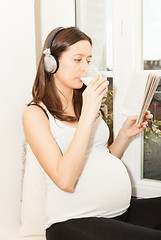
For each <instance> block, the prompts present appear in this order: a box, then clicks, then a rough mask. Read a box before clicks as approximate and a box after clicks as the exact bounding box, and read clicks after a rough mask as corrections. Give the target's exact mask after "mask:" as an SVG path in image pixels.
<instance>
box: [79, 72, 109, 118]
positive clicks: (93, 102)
mask: <svg viewBox="0 0 161 240" xmlns="http://www.w3.org/2000/svg"><path fill="white" fill-rule="evenodd" d="M108 84H109V82H108V81H107V79H106V78H102V77H101V76H100V75H96V76H95V77H94V78H93V79H92V81H91V82H90V83H89V84H88V86H87V88H86V89H85V90H84V92H83V105H82V114H84V115H85V116H87V117H89V119H91V120H92V121H94V120H95V118H96V117H97V115H98V111H99V109H100V106H101V101H102V98H103V97H104V96H105V94H106V93H107V90H108Z"/></svg>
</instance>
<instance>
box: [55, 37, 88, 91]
mask: <svg viewBox="0 0 161 240" xmlns="http://www.w3.org/2000/svg"><path fill="white" fill-rule="evenodd" d="M91 57H92V47H91V44H90V43H89V42H88V41H87V40H81V41H79V42H77V43H75V44H73V45H71V46H70V47H69V48H68V49H67V50H66V51H65V52H64V53H63V54H62V56H61V57H60V59H59V69H58V71H57V72H56V73H55V74H54V80H55V83H56V85H57V87H58V88H60V89H61V87H67V88H71V89H79V88H81V87H82V86H83V82H82V81H81V79H80V78H81V77H85V75H86V73H87V71H88V68H89V62H90V60H91Z"/></svg>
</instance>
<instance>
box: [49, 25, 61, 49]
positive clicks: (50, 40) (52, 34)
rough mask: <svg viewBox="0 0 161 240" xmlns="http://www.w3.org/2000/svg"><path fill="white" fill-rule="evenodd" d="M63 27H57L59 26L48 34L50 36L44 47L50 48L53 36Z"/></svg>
mask: <svg viewBox="0 0 161 240" xmlns="http://www.w3.org/2000/svg"><path fill="white" fill-rule="evenodd" d="M63 29H64V28H62V27H59V28H57V29H55V30H54V31H53V32H52V33H51V35H50V37H49V39H48V42H47V44H46V48H50V49H51V46H52V42H53V40H54V38H55V37H56V35H57V34H58V33H59V32H60V31H62V30H63Z"/></svg>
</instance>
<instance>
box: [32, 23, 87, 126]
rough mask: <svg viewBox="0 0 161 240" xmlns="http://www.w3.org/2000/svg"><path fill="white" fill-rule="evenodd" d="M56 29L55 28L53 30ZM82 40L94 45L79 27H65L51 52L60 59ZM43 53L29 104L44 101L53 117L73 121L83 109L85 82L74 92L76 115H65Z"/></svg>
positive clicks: (55, 40)
mask: <svg viewBox="0 0 161 240" xmlns="http://www.w3.org/2000/svg"><path fill="white" fill-rule="evenodd" d="M53 31H55V29H54V30H53ZM53 31H51V32H50V33H49V35H48V36H47V38H46V41H45V43H44V46H43V51H44V50H45V49H46V45H47V42H48V39H49V37H50V35H51V33H52V32H53ZM81 40H87V41H89V43H90V44H91V46H92V40H91V38H90V37H88V36H87V35H86V34H85V33H83V32H82V31H80V29H79V28H77V27H68V28H64V29H63V30H61V31H60V32H58V34H57V35H56V36H55V38H54V39H53V42H52V46H51V54H54V55H55V56H56V57H57V58H58V60H59V58H60V57H61V55H62V54H63V52H65V51H66V50H67V49H68V48H69V47H70V46H71V45H73V44H74V43H77V42H78V41H81ZM43 51H42V54H41V58H40V61H39V65H38V69H37V74H36V77H35V81H34V84H33V88H32V97H33V98H32V100H31V102H30V103H29V104H28V106H29V105H31V104H32V103H35V104H39V103H40V102H42V103H43V104H44V105H45V106H46V107H47V109H48V110H49V112H50V113H51V114H52V115H53V117H55V118H57V119H60V120H62V121H68V122H73V121H76V120H79V118H80V114H81V109H82V92H83V91H84V89H85V88H86V86H85V85H84V84H83V86H82V88H81V89H74V92H73V107H74V112H75V117H73V116H69V115H65V114H64V110H63V107H62V102H61V100H60V97H59V94H58V90H57V88H56V86H55V82H54V81H50V77H51V76H50V74H48V73H47V72H46V71H45V69H44V54H43Z"/></svg>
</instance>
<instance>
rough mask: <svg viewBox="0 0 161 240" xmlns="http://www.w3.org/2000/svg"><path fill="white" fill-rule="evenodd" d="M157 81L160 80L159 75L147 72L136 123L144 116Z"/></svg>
mask: <svg viewBox="0 0 161 240" xmlns="http://www.w3.org/2000/svg"><path fill="white" fill-rule="evenodd" d="M159 81H160V77H159V76H158V75H154V74H152V73H149V75H148V78H147V82H146V86H145V90H144V96H143V101H142V105H141V108H140V112H139V115H138V118H137V121H136V124H140V123H141V122H142V121H143V118H144V116H145V113H146V111H147V110H148V108H149V105H150V103H151V101H152V98H153V96H154V93H155V90H156V89H157V86H158V84H159Z"/></svg>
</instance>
